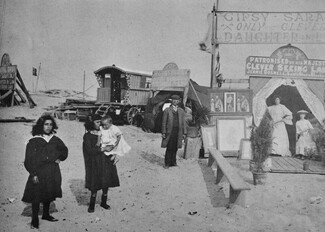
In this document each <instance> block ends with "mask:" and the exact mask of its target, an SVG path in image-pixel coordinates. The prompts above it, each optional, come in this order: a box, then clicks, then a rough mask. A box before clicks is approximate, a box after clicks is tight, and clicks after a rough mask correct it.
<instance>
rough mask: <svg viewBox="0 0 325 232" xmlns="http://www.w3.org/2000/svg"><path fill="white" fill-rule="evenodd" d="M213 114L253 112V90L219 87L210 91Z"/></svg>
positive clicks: (244, 113)
mask: <svg viewBox="0 0 325 232" xmlns="http://www.w3.org/2000/svg"><path fill="white" fill-rule="evenodd" d="M210 112H211V114H212V115H234V116H236V115H237V116H238V115H246V114H247V115H248V114H251V112H252V91H251V90H249V89H240V90H229V89H221V90H220V89H218V90H217V91H216V90H214V91H211V92H210Z"/></svg>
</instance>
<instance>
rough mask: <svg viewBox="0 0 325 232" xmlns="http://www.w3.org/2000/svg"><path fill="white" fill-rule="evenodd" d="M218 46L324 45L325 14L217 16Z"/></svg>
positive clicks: (240, 14) (256, 13) (221, 14)
mask: <svg viewBox="0 0 325 232" xmlns="http://www.w3.org/2000/svg"><path fill="white" fill-rule="evenodd" d="M216 37H217V43H219V44H286V43H296V44H299V43H300V44H313V43H314V44H319V43H325V12H281V13H278V12H277V13H275V12H234V11H228V12H223V11H221V12H217V31H216Z"/></svg>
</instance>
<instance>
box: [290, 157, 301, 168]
mask: <svg viewBox="0 0 325 232" xmlns="http://www.w3.org/2000/svg"><path fill="white" fill-rule="evenodd" d="M292 162H294V163H295V164H296V165H298V166H301V167H302V164H303V161H302V160H300V159H296V158H292Z"/></svg>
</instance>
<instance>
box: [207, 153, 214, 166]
mask: <svg viewBox="0 0 325 232" xmlns="http://www.w3.org/2000/svg"><path fill="white" fill-rule="evenodd" d="M213 162H214V158H213V156H212V155H211V154H210V153H209V159H208V167H211V166H212V164H213Z"/></svg>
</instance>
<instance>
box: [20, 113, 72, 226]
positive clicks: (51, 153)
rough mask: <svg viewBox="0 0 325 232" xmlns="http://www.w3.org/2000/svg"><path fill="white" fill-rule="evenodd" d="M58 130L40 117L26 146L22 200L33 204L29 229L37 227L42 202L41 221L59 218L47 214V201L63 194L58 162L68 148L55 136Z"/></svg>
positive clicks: (49, 201) (50, 119) (49, 120)
mask: <svg viewBox="0 0 325 232" xmlns="http://www.w3.org/2000/svg"><path fill="white" fill-rule="evenodd" d="M57 129H58V127H57V125H56V123H55V121H54V119H53V118H52V117H51V116H49V115H46V116H42V117H40V118H39V119H38V120H37V122H36V125H34V126H33V129H32V135H33V138H31V139H30V140H29V141H28V144H27V146H26V154H25V161H24V165H25V168H26V170H27V171H28V172H29V177H28V180H27V183H26V187H25V191H24V196H23V198H22V201H24V202H27V203H32V222H31V226H32V228H38V227H39V220H38V211H39V206H40V203H41V202H42V203H43V216H42V219H43V220H47V221H51V222H55V221H58V220H57V219H55V218H54V217H52V216H51V215H50V213H49V208H50V203H51V201H54V200H55V199H56V198H61V197H62V189H61V182H62V178H61V172H60V167H59V163H60V161H64V160H65V159H66V158H67V157H68V148H67V147H66V146H65V145H64V143H63V142H62V140H61V139H60V138H58V137H57V136H55V135H54V134H55V133H56V130H57Z"/></svg>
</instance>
